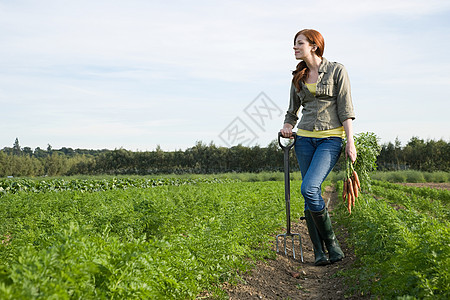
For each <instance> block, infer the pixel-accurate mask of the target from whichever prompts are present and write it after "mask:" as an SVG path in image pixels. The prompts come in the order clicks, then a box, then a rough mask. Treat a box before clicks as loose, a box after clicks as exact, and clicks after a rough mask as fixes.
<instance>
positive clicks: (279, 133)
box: [278, 132, 297, 150]
mask: <svg viewBox="0 0 450 300" xmlns="http://www.w3.org/2000/svg"><path fill="white" fill-rule="evenodd" d="M282 137H283V135H282V134H281V132H278V144H279V145H280V147H281V149H283V150H284V149H288V150H291V148H292V147H293V146H294V145H295V141H296V140H297V134H296V133H295V132H293V133H292V135H291V137H292V138H294V142H293V143H291V144H288V145H286V146H285V145H283V144H282V143H281V138H282Z"/></svg>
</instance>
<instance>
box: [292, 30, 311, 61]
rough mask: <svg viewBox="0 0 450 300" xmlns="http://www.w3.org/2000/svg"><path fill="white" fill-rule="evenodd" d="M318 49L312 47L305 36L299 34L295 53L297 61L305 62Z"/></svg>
mask: <svg viewBox="0 0 450 300" xmlns="http://www.w3.org/2000/svg"><path fill="white" fill-rule="evenodd" d="M316 49H317V47H316V46H314V45H311V44H310V43H309V41H308V40H307V39H306V37H305V36H304V35H303V34H299V35H298V36H297V38H296V39H295V44H294V51H295V58H296V59H299V60H300V59H301V60H305V58H307V57H309V56H312V55H313V54H314V51H315V50H316Z"/></svg>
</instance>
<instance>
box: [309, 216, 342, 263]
mask: <svg viewBox="0 0 450 300" xmlns="http://www.w3.org/2000/svg"><path fill="white" fill-rule="evenodd" d="M311 216H312V219H313V220H314V223H315V224H316V227H317V231H319V234H320V236H321V237H322V239H323V241H324V242H325V246H326V247H327V250H328V255H329V257H330V262H331V263H334V262H337V261H340V260H342V259H343V258H344V257H345V255H344V252H342V250H341V247H339V243H338V240H337V239H336V236H335V235H334V232H333V228H332V226H331V219H330V216H329V215H328V210H327V209H326V208H324V209H323V210H321V211H317V212H315V211H311Z"/></svg>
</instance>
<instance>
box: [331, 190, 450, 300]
mask: <svg viewBox="0 0 450 300" xmlns="http://www.w3.org/2000/svg"><path fill="white" fill-rule="evenodd" d="M338 188H340V186H339V185H338ZM372 188H373V190H372V191H373V193H374V194H373V195H372V194H363V195H362V196H361V197H360V198H359V202H358V204H357V205H356V207H355V209H354V210H352V215H351V216H348V214H347V213H346V212H345V207H344V205H341V207H340V209H339V210H338V214H337V216H338V219H339V221H340V222H342V223H343V224H345V226H346V227H347V228H348V230H349V233H350V239H349V241H350V242H351V244H352V245H353V246H354V248H355V254H356V256H357V258H358V261H357V263H356V265H355V267H354V268H352V269H351V270H350V271H348V272H346V273H345V274H346V275H347V276H348V277H349V282H351V283H352V286H353V288H354V289H358V290H359V291H360V293H361V292H362V293H364V294H372V295H374V296H378V297H382V298H387V299H393V298H396V297H401V298H400V299H411V298H412V297H418V298H419V299H448V298H449V297H450V277H449V273H448V270H450V250H449V245H450V226H449V225H450V223H449V221H448V220H449V216H450V215H449V211H450V202H449V201H448V198H449V195H450V194H449V192H448V191H434V190H431V189H418V188H407V187H402V186H400V185H394V184H389V183H386V182H374V185H373V187H372ZM355 282H357V283H358V284H357V285H355Z"/></svg>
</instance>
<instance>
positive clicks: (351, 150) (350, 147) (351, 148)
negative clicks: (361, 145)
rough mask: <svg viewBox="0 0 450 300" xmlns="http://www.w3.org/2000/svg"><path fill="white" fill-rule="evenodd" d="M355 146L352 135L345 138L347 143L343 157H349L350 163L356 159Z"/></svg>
mask: <svg viewBox="0 0 450 300" xmlns="http://www.w3.org/2000/svg"><path fill="white" fill-rule="evenodd" d="M356 156H357V154H356V147H355V141H354V140H353V137H351V138H347V144H346V145H345V157H346V158H347V157H348V158H350V160H351V161H352V163H354V162H355V160H356Z"/></svg>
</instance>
